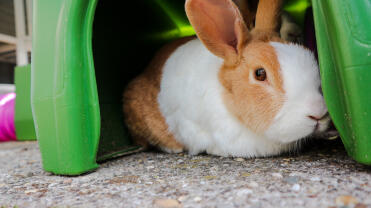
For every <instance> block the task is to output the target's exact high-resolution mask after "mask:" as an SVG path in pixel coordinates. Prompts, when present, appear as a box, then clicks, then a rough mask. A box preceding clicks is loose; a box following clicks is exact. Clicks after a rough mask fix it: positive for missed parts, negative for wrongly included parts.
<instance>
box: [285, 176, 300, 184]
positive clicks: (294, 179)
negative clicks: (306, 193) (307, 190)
mask: <svg viewBox="0 0 371 208" xmlns="http://www.w3.org/2000/svg"><path fill="white" fill-rule="evenodd" d="M283 180H284V181H285V182H286V183H289V184H296V183H298V181H299V177H298V176H288V177H285V178H284V179H283Z"/></svg>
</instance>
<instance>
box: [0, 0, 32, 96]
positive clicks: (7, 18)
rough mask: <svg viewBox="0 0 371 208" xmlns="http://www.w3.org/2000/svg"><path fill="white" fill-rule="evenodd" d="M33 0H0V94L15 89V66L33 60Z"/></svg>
mask: <svg viewBox="0 0 371 208" xmlns="http://www.w3.org/2000/svg"><path fill="white" fill-rule="evenodd" d="M31 37H32V0H0V94H3V93H7V92H12V91H14V85H13V84H14V67H15V66H23V65H27V64H28V63H30V60H31V48H32V47H31V46H32V44H31Z"/></svg>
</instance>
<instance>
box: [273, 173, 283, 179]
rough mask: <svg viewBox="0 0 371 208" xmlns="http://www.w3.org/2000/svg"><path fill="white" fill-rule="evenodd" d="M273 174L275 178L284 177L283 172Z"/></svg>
mask: <svg viewBox="0 0 371 208" xmlns="http://www.w3.org/2000/svg"><path fill="white" fill-rule="evenodd" d="M272 176H273V177H275V178H283V176H282V174H281V173H272Z"/></svg>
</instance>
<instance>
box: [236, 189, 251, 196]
mask: <svg viewBox="0 0 371 208" xmlns="http://www.w3.org/2000/svg"><path fill="white" fill-rule="evenodd" d="M249 194H252V190H251V189H248V188H245V189H241V190H239V191H237V196H245V195H249Z"/></svg>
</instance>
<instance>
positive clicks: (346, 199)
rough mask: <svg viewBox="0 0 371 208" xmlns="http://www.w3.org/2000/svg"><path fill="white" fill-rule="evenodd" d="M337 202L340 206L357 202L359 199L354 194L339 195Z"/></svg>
mask: <svg viewBox="0 0 371 208" xmlns="http://www.w3.org/2000/svg"><path fill="white" fill-rule="evenodd" d="M335 203H336V205H338V206H348V205H355V204H357V203H358V200H357V199H356V198H355V197H353V196H339V197H337V198H336V200H335Z"/></svg>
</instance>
